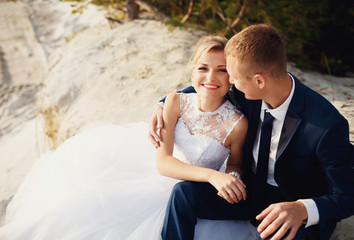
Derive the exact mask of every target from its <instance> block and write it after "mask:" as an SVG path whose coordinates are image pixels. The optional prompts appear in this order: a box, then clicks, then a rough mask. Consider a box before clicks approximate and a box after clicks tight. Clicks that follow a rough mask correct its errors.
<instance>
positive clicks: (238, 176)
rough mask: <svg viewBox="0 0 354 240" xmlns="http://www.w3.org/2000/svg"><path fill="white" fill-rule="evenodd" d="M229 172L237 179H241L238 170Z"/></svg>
mask: <svg viewBox="0 0 354 240" xmlns="http://www.w3.org/2000/svg"><path fill="white" fill-rule="evenodd" d="M229 174H230V175H232V176H234V177H236V178H238V179H241V175H240V174H239V173H238V172H235V171H232V172H229Z"/></svg>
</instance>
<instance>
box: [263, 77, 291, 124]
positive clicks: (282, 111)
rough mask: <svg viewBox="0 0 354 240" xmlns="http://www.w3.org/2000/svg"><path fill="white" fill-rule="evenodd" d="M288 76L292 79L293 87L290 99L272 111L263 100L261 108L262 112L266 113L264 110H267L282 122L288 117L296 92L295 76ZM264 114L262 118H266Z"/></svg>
mask: <svg viewBox="0 0 354 240" xmlns="http://www.w3.org/2000/svg"><path fill="white" fill-rule="evenodd" d="M288 75H289V76H290V78H291V81H292V87H291V91H290V94H289V96H288V98H287V99H286V100H285V101H284V102H283V104H282V105H280V106H279V107H277V108H274V109H271V108H269V106H268V104H266V103H265V102H264V101H263V100H262V107H261V110H262V112H263V113H264V110H266V111H267V112H269V113H270V114H272V116H273V117H274V118H275V119H277V120H280V121H284V119H285V116H286V112H287V111H288V108H289V105H290V102H291V99H292V98H293V95H294V91H295V80H294V78H293V76H291V74H289V73H288ZM263 113H262V114H261V116H262V117H263V116H264V114H263Z"/></svg>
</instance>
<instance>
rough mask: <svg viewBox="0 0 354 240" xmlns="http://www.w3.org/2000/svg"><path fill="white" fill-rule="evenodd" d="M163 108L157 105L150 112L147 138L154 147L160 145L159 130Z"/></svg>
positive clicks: (161, 125) (161, 123) (161, 124)
mask: <svg viewBox="0 0 354 240" xmlns="http://www.w3.org/2000/svg"><path fill="white" fill-rule="evenodd" d="M162 114H163V108H162V107H161V106H157V107H156V109H155V111H154V112H153V114H152V117H151V120H150V126H149V136H148V137H149V140H150V142H151V143H152V145H153V146H154V147H155V148H158V147H159V146H160V141H161V137H160V135H159V130H160V129H161V128H162V127H163V118H162Z"/></svg>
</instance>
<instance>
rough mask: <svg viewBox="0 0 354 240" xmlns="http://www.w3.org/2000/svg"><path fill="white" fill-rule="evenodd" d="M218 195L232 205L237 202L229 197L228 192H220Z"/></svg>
mask: <svg viewBox="0 0 354 240" xmlns="http://www.w3.org/2000/svg"><path fill="white" fill-rule="evenodd" d="M218 195H219V196H220V197H222V198H223V199H225V200H226V201H228V202H229V203H231V204H234V203H235V201H234V200H232V199H231V197H230V196H229V194H228V193H227V192H226V191H220V192H218Z"/></svg>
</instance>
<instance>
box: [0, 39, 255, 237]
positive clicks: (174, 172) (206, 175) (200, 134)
mask: <svg viewBox="0 0 354 240" xmlns="http://www.w3.org/2000/svg"><path fill="white" fill-rule="evenodd" d="M226 41H227V40H226V39H225V38H222V37H218V36H208V37H204V38H202V39H201V41H200V42H199V44H198V47H197V49H196V51H195V53H194V55H193V59H192V64H193V72H192V77H191V78H192V82H193V85H194V87H195V89H196V91H197V94H182V93H181V94H179V93H175V94H171V95H169V96H168V97H167V99H166V102H165V107H164V120H165V125H164V128H163V129H161V132H160V136H161V141H160V147H159V148H158V149H157V150H155V149H154V148H153V147H152V146H151V144H150V143H149V141H148V139H147V137H146V134H147V132H148V126H147V124H146V123H131V124H126V125H123V126H115V125H107V126H102V127H98V128H95V129H92V130H89V131H87V132H84V133H81V134H78V135H76V136H74V137H72V138H70V139H68V140H66V141H65V142H64V143H63V144H62V145H61V146H60V147H59V148H58V149H57V150H56V151H53V152H49V153H47V154H46V155H45V156H43V157H42V158H41V159H39V160H38V162H37V163H36V164H35V166H34V167H33V169H32V170H31V171H30V172H29V173H28V175H27V176H26V179H25V180H24V182H23V183H22V185H21V187H20V189H19V191H18V192H17V194H16V195H15V196H14V198H13V200H12V201H11V203H10V204H9V206H8V208H7V213H6V223H5V225H4V226H3V227H1V228H0V239H9V240H14V239H26V240H27V239H36V240H38V239H48V240H54V239H65V240H70V239H72V240H78V239H92V240H93V239H95V240H96V239H114V240H117V239H124V240H125V239H161V231H162V223H163V219H164V215H165V210H166V205H167V202H168V199H169V195H170V192H171V189H172V188H173V186H174V185H175V184H176V183H177V182H179V181H181V180H188V181H197V182H209V183H210V184H212V185H213V186H214V187H215V188H216V190H217V192H218V193H217V194H218V195H219V196H220V198H223V199H225V201H228V202H230V203H235V202H238V201H242V200H243V199H245V198H246V194H245V186H244V184H243V182H242V180H241V179H240V177H241V176H242V169H241V164H242V162H241V160H242V148H243V144H244V141H245V136H246V132H247V120H246V118H245V117H243V115H242V113H240V112H239V111H238V110H237V109H236V108H235V107H234V106H233V105H232V104H231V103H230V102H228V101H225V100H224V98H223V96H224V95H225V94H226V92H227V91H228V90H229V88H230V84H229V81H228V80H229V76H228V73H227V71H226V60H225V56H224V53H223V50H224V47H225V44H226ZM155 159H156V161H155ZM225 160H226V161H225ZM225 171H226V172H225ZM228 173H231V174H228ZM235 204H237V203H235ZM194 239H224V240H227V239H252V235H251V233H250V230H249V227H248V223H247V222H245V221H231V220H229V221H226V220H206V219H199V220H198V223H197V225H196V231H195V237H194Z"/></svg>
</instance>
